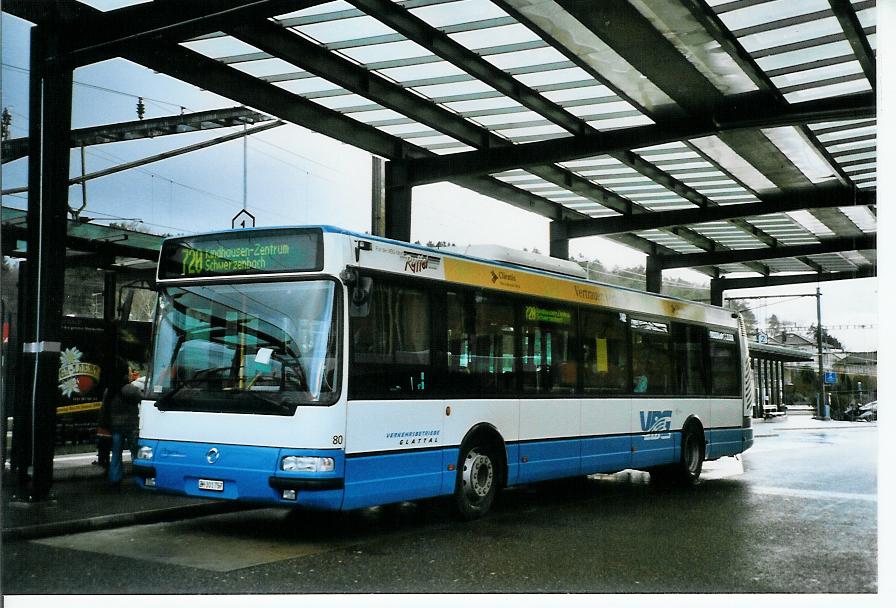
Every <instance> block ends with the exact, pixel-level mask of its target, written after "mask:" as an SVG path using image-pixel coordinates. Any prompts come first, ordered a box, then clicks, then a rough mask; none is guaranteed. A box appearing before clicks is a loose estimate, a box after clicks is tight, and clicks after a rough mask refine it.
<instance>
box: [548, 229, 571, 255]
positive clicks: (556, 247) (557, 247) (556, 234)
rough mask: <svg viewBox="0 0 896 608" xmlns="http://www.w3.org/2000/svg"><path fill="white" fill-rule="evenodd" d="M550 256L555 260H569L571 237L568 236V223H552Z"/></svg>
mask: <svg viewBox="0 0 896 608" xmlns="http://www.w3.org/2000/svg"><path fill="white" fill-rule="evenodd" d="M550 254H551V257H553V258H560V259H561V260H568V259H569V237H568V236H566V222H559V221H557V220H554V221H552V222H551V225H550Z"/></svg>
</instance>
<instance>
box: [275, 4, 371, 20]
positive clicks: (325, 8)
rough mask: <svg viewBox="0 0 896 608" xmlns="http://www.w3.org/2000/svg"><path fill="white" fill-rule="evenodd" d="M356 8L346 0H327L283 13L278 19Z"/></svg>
mask: <svg viewBox="0 0 896 608" xmlns="http://www.w3.org/2000/svg"><path fill="white" fill-rule="evenodd" d="M353 8H355V7H354V6H352V5H351V4H349V3H348V2H346V1H345V0H334V2H325V3H323V4H318V5H316V6H311V7H308V8H303V9H301V10H298V11H292V12H290V13H283V14H282V15H277V19H278V20H280V21H282V20H284V19H288V18H290V17H299V16H305V15H322V14H325V13H335V12H337V11H347V10H352V9H353Z"/></svg>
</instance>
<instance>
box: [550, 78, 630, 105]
mask: <svg viewBox="0 0 896 608" xmlns="http://www.w3.org/2000/svg"><path fill="white" fill-rule="evenodd" d="M592 82H594V81H593V80H592ZM542 95H543V96H544V97H546V98H547V99H550V100H551V101H554V102H557V103H559V104H560V105H563V102H566V101H572V100H579V99H598V98H601V97H609V96H611V95H614V96H615V93H613V92H612V91H611V90H610V89H609V88H607V87H605V86H604V85H598V84H596V82H595V84H593V85H591V86H580V87H571V88H569V89H560V90H556V91H546V92H544V93H543V94H542Z"/></svg>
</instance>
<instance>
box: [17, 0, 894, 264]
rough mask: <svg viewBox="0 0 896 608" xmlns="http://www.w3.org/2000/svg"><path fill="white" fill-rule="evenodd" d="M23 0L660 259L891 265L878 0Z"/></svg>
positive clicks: (96, 45)
mask: <svg viewBox="0 0 896 608" xmlns="http://www.w3.org/2000/svg"><path fill="white" fill-rule="evenodd" d="M3 10H5V11H9V12H12V13H13V14H16V15H19V16H22V17H24V18H26V19H29V20H31V21H34V22H37V23H48V22H53V21H54V20H56V21H58V20H61V21H62V24H63V25H64V26H66V27H65V28H64V29H65V31H67V32H68V38H67V40H64V41H63V42H62V43H61V45H60V46H61V50H60V55H59V57H60V59H59V60H60V61H63V62H69V63H72V64H75V65H82V64H85V63H89V62H93V61H98V60H101V59H105V58H108V57H114V56H122V57H125V58H127V59H129V60H131V61H134V62H137V63H139V64H142V65H144V66H146V67H149V68H151V69H154V70H158V71H160V72H164V73H167V74H169V75H171V76H174V77H176V78H179V79H181V80H183V81H186V82H189V83H192V84H195V85H196V86H199V87H202V88H204V89H207V90H210V91H213V92H215V93H218V94H220V95H223V96H225V97H228V98H230V99H233V100H235V101H238V102H240V103H243V104H245V105H248V106H251V107H254V108H256V109H258V110H260V111H262V112H265V113H267V114H271V115H274V116H276V117H278V118H281V119H284V120H287V121H290V122H293V123H296V124H299V125H302V126H305V127H307V128H309V129H312V130H315V131H318V132H320V133H323V134H325V135H328V136H330V137H333V138H335V139H338V140H340V141H343V142H346V143H348V144H351V145H354V146H357V147H359V148H362V149H364V150H367V151H369V152H371V153H373V154H376V155H379V156H383V157H385V158H387V159H390V160H392V161H393V162H394V163H395V164H396V165H398V166H400V167H401V170H400V172H398V174H400V175H402V176H403V177H404V178H405V179H406V183H407V184H408V185H416V184H423V183H430V182H433V181H444V180H450V181H453V182H455V183H457V184H459V185H462V186H465V187H468V188H471V189H473V190H475V191H478V192H481V193H483V194H486V195H488V196H492V197H495V198H498V199H500V200H503V201H506V202H508V203H510V204H512V205H514V206H517V207H520V208H523V209H527V210H530V211H532V212H534V213H538V214H540V215H543V216H545V217H548V218H550V219H552V220H553V226H552V236H553V237H555V238H576V237H581V236H587V235H605V236H607V237H608V238H612V239H614V240H616V241H618V242H620V243H623V244H625V245H628V246H630V247H633V248H635V249H637V250H640V251H643V252H645V253H648V254H650V255H651V257H652V258H653V264H654V268H657V267H659V268H665V267H682V266H686V265H692V266H694V267H696V268H697V269H698V270H701V271H703V272H705V273H707V274H709V275H711V276H713V277H720V276H722V275H726V274H730V273H738V272H755V273H760V274H762V275H766V276H768V275H774V274H778V273H791V272H808V273H841V274H843V276H849V273H855V275H856V276H868V275H869V274H871V273H872V272H873V266H874V265H875V264H876V257H875V251H874V250H875V245H876V243H875V241H874V238H873V235H874V234H875V233H876V229H877V228H876V226H877V222H876V152H875V146H876V104H875V98H874V87H875V54H874V53H875V47H876V15H875V2H874V0H853V1H852V2H849V1H847V0H727V1H726V0H668V1H664V2H649V1H648V0H630V1H623V0H615V1H610V2H594V1H591V0H396V1H390V0H336V1H331V2H321V1H315V0H267V1H256V2H249V1H248V0H215V1H206V2H202V3H188V4H187V5H183V4H182V3H177V2H174V1H173V0H155V1H154V2H151V3H145V4H138V5H134V6H129V7H126V8H122V9H117V10H114V11H109V12H106V13H102V12H100V11H97V10H95V9H92V8H90V7H88V6H86V5H83V4H81V3H78V2H71V3H60V4H56V3H51V2H24V1H22V0H19V1H18V2H17V1H15V0H11V1H8V2H6V3H4V7H3ZM73 25H74V26H75V27H73ZM869 235H871V236H869ZM737 254H739V255H737ZM838 276H839V274H838Z"/></svg>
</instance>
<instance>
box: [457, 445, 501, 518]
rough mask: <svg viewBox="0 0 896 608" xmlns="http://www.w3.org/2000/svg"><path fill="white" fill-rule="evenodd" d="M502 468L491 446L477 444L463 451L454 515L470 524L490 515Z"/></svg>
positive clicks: (459, 465) (458, 473)
mask: <svg viewBox="0 0 896 608" xmlns="http://www.w3.org/2000/svg"><path fill="white" fill-rule="evenodd" d="M499 466H500V465H499V460H498V458H497V457H496V455H495V451H494V449H493V448H492V446H490V445H488V444H484V443H478V442H477V443H473V444H471V445H469V446H464V448H463V449H461V454H460V459H459V462H458V467H457V485H456V486H455V488H454V513H455V515H457V516H458V517H459V518H460V519H463V520H467V521H469V520H473V519H477V518H479V517H482V516H483V515H485V514H486V513H487V512H488V510H489V509H490V508H491V506H492V503H494V501H495V496H497V494H498V486H499V479H500V475H499V470H498V467H499Z"/></svg>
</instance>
